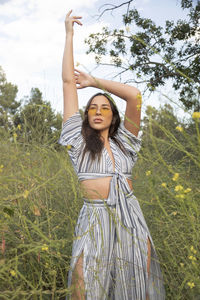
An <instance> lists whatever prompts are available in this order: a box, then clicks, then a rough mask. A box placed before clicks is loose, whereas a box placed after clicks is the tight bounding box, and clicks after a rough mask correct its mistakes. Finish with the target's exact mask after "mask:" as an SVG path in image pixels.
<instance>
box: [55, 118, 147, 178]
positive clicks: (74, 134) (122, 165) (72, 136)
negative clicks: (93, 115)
mask: <svg viewBox="0 0 200 300" xmlns="http://www.w3.org/2000/svg"><path fill="white" fill-rule="evenodd" d="M81 129H82V118H81V115H80V113H79V112H76V113H75V114H74V115H72V116H71V117H70V118H69V119H68V120H67V121H66V122H65V123H64V124H63V127H62V131H61V135H60V138H59V140H58V143H59V144H61V145H63V146H68V154H69V156H70V159H71V161H72V164H73V167H74V169H75V172H76V174H77V176H78V178H79V180H80V181H81V180H85V179H94V178H98V177H106V176H108V174H116V173H118V174H123V175H125V176H126V177H128V178H130V179H131V173H132V168H133V166H134V164H135V162H136V160H137V152H138V151H139V150H140V147H141V140H140V139H139V138H138V137H136V136H135V135H134V134H132V133H131V132H130V131H128V130H127V129H126V128H125V127H124V124H123V123H122V122H121V124H120V126H119V128H118V131H117V134H116V135H115V137H116V138H117V139H118V140H119V141H120V142H121V143H122V144H123V146H124V148H125V149H126V152H127V154H125V153H124V152H123V151H122V150H121V149H120V148H119V146H118V145H116V143H115V142H114V141H113V140H112V138H109V142H110V148H111V151H112V154H113V157H114V162H115V169H114V170H113V163H112V160H111V157H110V155H109V154H108V151H107V149H106V148H105V147H104V148H103V151H102V155H101V158H100V160H98V158H95V160H92V159H91V156H90V155H91V154H90V153H89V152H86V153H85V156H84V159H83V161H82V155H83V150H84V143H85V142H84V138H83V136H82V134H81ZM81 161H82V163H81Z"/></svg>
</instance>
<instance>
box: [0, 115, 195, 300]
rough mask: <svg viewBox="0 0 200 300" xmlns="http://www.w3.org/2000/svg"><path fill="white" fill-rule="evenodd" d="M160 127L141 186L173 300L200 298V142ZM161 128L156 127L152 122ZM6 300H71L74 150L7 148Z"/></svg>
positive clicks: (148, 141) (1, 149) (136, 179)
mask: <svg viewBox="0 0 200 300" xmlns="http://www.w3.org/2000/svg"><path fill="white" fill-rule="evenodd" d="M194 124H196V126H194V130H193V132H192V134H189V133H188V132H187V130H185V129H183V130H181V129H177V130H176V131H177V134H176V136H175V134H173V133H172V132H171V131H170V130H168V129H167V128H164V127H162V126H160V125H159V126H158V127H159V130H160V131H161V132H162V134H163V137H162V138H161V137H157V136H155V135H154V132H153V131H152V128H154V129H155V125H154V127H153V126H149V131H148V133H146V135H145V141H144V144H143V146H142V149H141V151H140V153H139V159H138V162H137V164H136V166H135V168H134V169H133V177H132V178H133V186H134V192H135V195H136V197H137V198H138V200H139V202H140V205H141V207H142V210H143V212H144V215H145V218H146V221H147V224H148V226H149V228H150V231H151V234H152V238H153V240H154V243H155V246H156V250H157V253H158V255H159V259H160V262H161V268H162V272H163V275H164V281H165V287H166V293H167V299H172V300H173V299H176V300H192V299H194V300H197V299H200V273H199V267H200V265H199V259H200V255H199V250H200V216H199V214H200V196H199V194H200V185H199V183H200V135H199V123H198V119H196V120H194ZM152 125H153V122H152ZM0 153H1V156H0V157H1V161H0V177H1V179H0V180H1V182H0V184H1V192H0V196H1V201H0V207H1V218H0V233H1V240H2V241H1V250H0V251H1V252H0V299H64V298H65V296H66V295H67V294H68V293H69V290H68V288H67V272H68V268H69V261H70V256H71V246H72V241H73V231H74V226H75V224H76V220H77V216H78V213H79V210H80V208H81V206H82V200H81V190H80V188H79V186H78V181H77V178H76V176H75V174H74V171H73V169H72V166H71V163H70V160H69V158H68V154H67V149H66V148H64V147H60V148H59V149H57V150H55V147H53V145H51V146H49V145H39V144H37V143H31V144H27V143H22V142H18V141H17V140H16V139H13V140H12V141H10V140H9V139H8V138H5V137H4V138H3V139H2V140H1V142H0Z"/></svg>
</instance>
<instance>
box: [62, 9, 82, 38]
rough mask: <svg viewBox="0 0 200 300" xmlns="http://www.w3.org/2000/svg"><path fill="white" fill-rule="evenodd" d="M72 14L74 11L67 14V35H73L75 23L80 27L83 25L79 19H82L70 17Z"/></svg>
mask: <svg viewBox="0 0 200 300" xmlns="http://www.w3.org/2000/svg"><path fill="white" fill-rule="evenodd" d="M71 13H72V9H71V10H70V11H69V12H68V13H67V15H66V18H65V30H66V34H73V33H74V30H73V27H74V23H77V24H78V25H83V24H82V23H81V22H80V21H79V19H81V18H82V17H80V16H70V15H71Z"/></svg>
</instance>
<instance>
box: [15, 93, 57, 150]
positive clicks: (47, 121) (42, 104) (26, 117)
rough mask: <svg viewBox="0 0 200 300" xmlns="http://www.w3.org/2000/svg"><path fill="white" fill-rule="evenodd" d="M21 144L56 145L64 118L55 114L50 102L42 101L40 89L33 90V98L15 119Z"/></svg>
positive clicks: (31, 97)
mask: <svg viewBox="0 0 200 300" xmlns="http://www.w3.org/2000/svg"><path fill="white" fill-rule="evenodd" d="M13 122H14V126H15V128H18V129H19V128H20V130H18V140H20V141H21V142H28V143H30V142H37V143H39V144H48V145H50V144H51V145H53V144H54V145H56V142H57V140H58V138H59V132H60V128H61V125H62V117H61V115H60V114H58V113H57V114H55V112H54V111H53V110H52V108H51V104H50V102H47V101H44V100H43V99H42V93H41V92H40V90H39V89H38V88H32V90H31V96H30V98H29V99H27V101H26V104H25V105H24V106H23V107H21V108H20V110H19V112H18V113H17V114H15V116H14V117H13Z"/></svg>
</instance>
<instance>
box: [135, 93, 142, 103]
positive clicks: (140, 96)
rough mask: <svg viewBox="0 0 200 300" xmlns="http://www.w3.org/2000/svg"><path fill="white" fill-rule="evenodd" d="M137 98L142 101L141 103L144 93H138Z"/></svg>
mask: <svg viewBox="0 0 200 300" xmlns="http://www.w3.org/2000/svg"><path fill="white" fill-rule="evenodd" d="M136 98H137V99H138V100H139V101H140V103H141V102H142V95H141V94H140V93H138V94H137V96H136Z"/></svg>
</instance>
